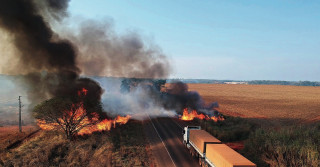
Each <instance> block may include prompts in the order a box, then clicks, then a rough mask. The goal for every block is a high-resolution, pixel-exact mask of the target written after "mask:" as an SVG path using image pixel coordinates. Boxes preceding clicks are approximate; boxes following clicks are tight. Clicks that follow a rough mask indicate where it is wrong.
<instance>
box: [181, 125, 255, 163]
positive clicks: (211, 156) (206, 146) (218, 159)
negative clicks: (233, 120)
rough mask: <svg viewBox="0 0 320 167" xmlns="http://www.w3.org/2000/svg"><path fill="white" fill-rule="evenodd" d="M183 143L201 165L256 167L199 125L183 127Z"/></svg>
mask: <svg viewBox="0 0 320 167" xmlns="http://www.w3.org/2000/svg"><path fill="white" fill-rule="evenodd" d="M182 133H183V144H184V145H185V146H186V148H187V149H189V152H190V154H191V155H192V156H194V157H196V158H198V159H199V165H200V166H203V167H256V165H255V164H254V163H252V162H251V161H250V160H248V159H247V158H245V157H244V156H242V155H241V154H239V153H238V152H236V151H234V150H233V149H232V148H230V147H228V146H227V145H225V144H223V143H222V142H221V141H220V140H218V139H217V138H215V137H213V136H212V135H210V134H209V133H208V132H206V131H205V130H201V127H200V126H187V127H184V129H183V132H182Z"/></svg>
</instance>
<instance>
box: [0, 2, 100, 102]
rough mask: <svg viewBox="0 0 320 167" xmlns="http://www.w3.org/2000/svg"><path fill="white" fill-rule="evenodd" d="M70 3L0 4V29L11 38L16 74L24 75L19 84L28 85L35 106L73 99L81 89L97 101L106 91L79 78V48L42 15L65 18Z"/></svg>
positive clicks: (96, 84)
mask: <svg viewBox="0 0 320 167" xmlns="http://www.w3.org/2000/svg"><path fill="white" fill-rule="evenodd" d="M68 2H69V0H42V1H32V0H3V1H1V5H0V27H1V28H2V29H4V30H5V31H6V32H7V33H9V34H10V36H11V37H12V41H11V42H12V44H13V45H14V46H15V48H16V50H17V51H18V52H17V55H15V60H17V61H18V63H17V67H16V69H17V71H20V72H21V71H22V74H23V76H22V77H21V78H20V79H21V80H18V81H16V82H22V83H20V84H23V85H26V86H27V88H28V97H29V99H30V101H31V102H32V103H34V104H36V103H39V102H41V101H43V100H45V99H47V98H50V97H56V96H70V95H71V96H72V95H76V94H77V91H78V90H80V89H81V88H82V87H85V88H86V89H88V91H89V92H94V93H96V94H94V95H92V96H93V97H95V98H96V99H97V100H100V96H101V94H102V92H103V90H102V88H101V87H100V86H99V84H98V83H97V82H95V81H92V80H90V79H86V78H80V77H79V74H80V69H79V67H78V66H77V64H76V59H77V49H76V48H75V47H74V45H73V44H72V43H71V42H70V41H68V40H66V39H62V38H59V36H58V35H57V34H56V33H55V32H54V31H53V30H52V29H51V27H50V26H49V21H50V20H46V19H45V18H44V17H43V16H42V15H41V13H44V12H49V13H48V15H51V16H55V18H57V19H58V18H61V17H62V16H66V9H67V7H68Z"/></svg>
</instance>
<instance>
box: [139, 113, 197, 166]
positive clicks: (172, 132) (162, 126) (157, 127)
mask: <svg viewBox="0 0 320 167" xmlns="http://www.w3.org/2000/svg"><path fill="white" fill-rule="evenodd" d="M183 126H185V124H184V123H183V122H182V121H179V120H174V119H172V118H153V119H149V120H147V121H144V131H145V133H146V136H147V139H148V140H149V143H150V147H151V151H152V154H153V158H154V161H155V163H156V166H159V167H162V166H165V167H198V166H199V164H198V160H197V159H196V158H194V157H192V156H191V155H190V154H189V151H188V149H187V148H185V147H184V145H183V143H182V127H183Z"/></svg>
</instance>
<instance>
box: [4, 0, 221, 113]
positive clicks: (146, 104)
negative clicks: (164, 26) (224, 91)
mask: <svg viewBox="0 0 320 167" xmlns="http://www.w3.org/2000/svg"><path fill="white" fill-rule="evenodd" d="M68 3H69V0H3V1H1V5H0V35H1V37H0V39H1V40H2V39H3V40H5V41H6V42H7V44H6V45H5V46H6V47H0V49H7V48H8V50H10V51H8V52H6V53H10V54H8V55H6V58H4V59H2V60H6V62H5V63H2V64H1V65H2V69H1V70H2V73H6V74H18V75H22V76H21V77H19V79H18V80H17V81H16V83H18V84H19V85H20V86H23V87H25V88H26V89H27V94H28V98H29V100H30V101H31V103H32V105H31V107H32V106H33V105H35V104H38V103H39V102H41V101H43V100H45V99H48V98H51V97H57V96H70V95H77V92H78V91H79V90H80V89H82V88H86V89H87V90H88V95H87V97H88V98H89V99H96V100H101V95H104V100H103V103H104V108H105V109H106V111H107V112H110V113H114V114H121V115H127V114H130V115H135V116H137V117H140V116H139V115H145V114H144V112H147V113H149V114H151V115H154V116H158V115H175V114H176V111H178V112H180V111H182V109H183V108H191V109H198V110H205V111H206V110H211V109H212V107H216V106H217V105H216V104H211V105H208V106H207V105H205V104H204V102H203V100H202V98H201V97H200V96H199V94H198V93H197V92H190V91H188V87H187V85H186V84H184V83H182V82H178V83H174V84H171V87H169V88H168V90H167V91H162V90H161V89H160V88H161V87H160V86H159V85H161V84H164V83H165V82H157V81H156V80H153V81H152V82H153V83H151V84H150V80H149V81H143V82H140V81H139V82H137V83H134V82H131V81H130V82H131V83H134V84H135V85H133V86H134V88H133V89H132V90H129V91H128V92H127V93H123V92H121V91H120V90H121V89H122V88H123V87H121V86H123V85H122V84H123V83H122V84H121V83H118V85H117V86H116V87H117V89H116V90H113V91H110V90H108V88H110V87H104V88H106V90H107V93H105V94H103V92H104V90H103V89H102V88H101V86H100V85H99V83H98V82H96V81H94V80H92V79H89V78H84V77H80V74H85V75H90V76H113V77H126V78H140V79H141V78H150V79H159V78H167V77H169V75H170V72H171V66H170V63H169V60H168V58H167V57H166V56H165V55H164V54H163V53H162V51H161V49H160V48H159V47H158V46H156V45H154V44H152V43H145V42H144V40H143V39H142V37H141V36H139V35H138V34H137V33H134V32H131V33H128V34H125V35H119V34H117V33H115V31H114V30H113V26H112V23H111V22H110V21H97V20H83V21H82V23H80V24H79V25H78V26H76V27H72V28H71V27H66V26H65V27H63V28H64V29H63V31H61V32H60V33H57V32H55V31H54V30H53V28H52V27H51V25H57V24H55V23H63V22H64V21H65V17H67V16H68V12H67V9H68ZM67 21H68V20H67ZM2 34H5V35H4V36H2ZM61 36H62V37H63V38H62V37H61ZM0 42H2V41H0ZM10 44H12V45H13V46H11V45H10ZM7 45H8V47H7ZM128 81H129V80H128ZM154 81H156V82H157V83H156V82H154ZM159 83H161V84H159ZM130 86H132V85H129V87H128V85H127V86H125V88H129V89H130ZM113 87H115V86H113ZM120 88H121V89H120ZM141 111H142V112H141ZM142 117H143V116H142ZM140 118H141V117H140Z"/></svg>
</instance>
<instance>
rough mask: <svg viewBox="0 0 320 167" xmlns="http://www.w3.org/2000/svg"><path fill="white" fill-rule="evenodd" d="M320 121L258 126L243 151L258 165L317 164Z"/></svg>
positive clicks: (303, 166)
mask: <svg viewBox="0 0 320 167" xmlns="http://www.w3.org/2000/svg"><path fill="white" fill-rule="evenodd" d="M319 139H320V124H318V125H313V126H312V125H304V126H300V127H296V126H294V127H284V128H281V129H279V130H276V129H268V130H265V129H259V130H257V131H255V132H254V133H252V134H251V135H250V137H249V139H248V140H247V142H246V143H245V149H244V150H243V154H244V155H245V156H246V157H247V158H249V159H250V160H252V161H253V162H255V163H256V164H257V165H258V166H268V165H270V166H301V167H318V166H320V154H319V153H320V147H319V146H320V140H319Z"/></svg>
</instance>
